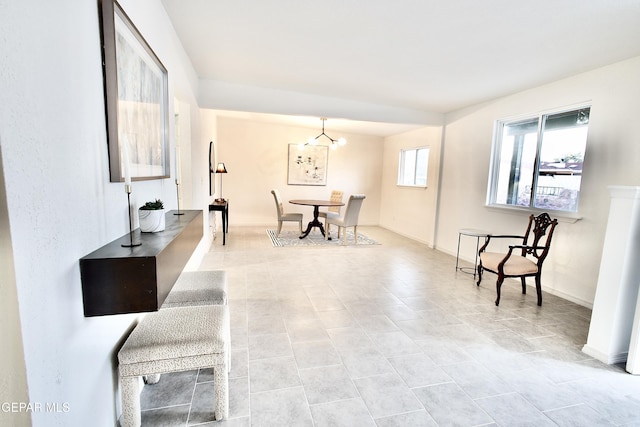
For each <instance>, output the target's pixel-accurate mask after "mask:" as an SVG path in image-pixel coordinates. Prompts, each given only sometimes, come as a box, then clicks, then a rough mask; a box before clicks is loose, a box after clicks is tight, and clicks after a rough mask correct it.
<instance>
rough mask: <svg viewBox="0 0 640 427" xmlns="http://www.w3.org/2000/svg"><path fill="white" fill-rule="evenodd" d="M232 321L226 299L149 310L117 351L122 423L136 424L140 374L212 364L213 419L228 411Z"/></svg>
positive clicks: (190, 368)
mask: <svg viewBox="0 0 640 427" xmlns="http://www.w3.org/2000/svg"><path fill="white" fill-rule="evenodd" d="M229 354H230V324H229V307H228V306H227V305H203V306H190V307H175V308H167V309H162V310H159V311H157V312H153V313H149V314H147V315H146V316H145V317H144V319H143V320H142V321H141V322H140V323H139V324H138V325H137V326H136V327H135V328H134V330H133V332H131V335H129V337H128V338H127V340H126V341H125V343H124V345H123V346H122V348H121V349H120V351H119V352H118V361H119V364H120V365H119V373H120V385H121V391H122V426H123V427H132V426H133V427H137V426H139V425H140V422H141V414H140V385H139V384H140V383H139V378H138V377H140V376H146V375H150V376H151V375H156V374H162V373H167V372H178V371H190V370H195V369H201V368H213V378H214V395H215V396H214V399H215V419H216V420H223V419H226V418H227V415H228V412H229V380H228V375H229V369H230V366H229Z"/></svg>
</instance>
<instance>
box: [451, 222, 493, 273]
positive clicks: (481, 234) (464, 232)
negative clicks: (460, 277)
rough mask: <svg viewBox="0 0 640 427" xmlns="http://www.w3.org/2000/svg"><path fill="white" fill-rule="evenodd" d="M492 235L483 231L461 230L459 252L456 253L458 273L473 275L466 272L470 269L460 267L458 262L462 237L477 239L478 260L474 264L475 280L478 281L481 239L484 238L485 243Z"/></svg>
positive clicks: (459, 233)
mask: <svg viewBox="0 0 640 427" xmlns="http://www.w3.org/2000/svg"><path fill="white" fill-rule="evenodd" d="M490 234H491V233H488V232H486V231H483V230H476V229H473V228H461V229H460V230H458V250H457V252H456V271H458V270H460V271H462V272H463V273H467V274H471V272H469V271H465V269H466V270H468V269H469V267H458V261H459V259H460V237H462V236H470V237H475V238H476V259H475V261H474V264H473V280H475V279H476V274H477V272H478V250H480V238H481V237H484V239H485V241H486V240H487V237H489V235H490Z"/></svg>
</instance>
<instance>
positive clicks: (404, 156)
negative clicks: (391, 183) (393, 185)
mask: <svg viewBox="0 0 640 427" xmlns="http://www.w3.org/2000/svg"><path fill="white" fill-rule="evenodd" d="M428 164H429V148H428V147H418V148H412V149H409V150H401V151H400V161H399V163H398V185H402V186H408V187H426V186H427V166H428Z"/></svg>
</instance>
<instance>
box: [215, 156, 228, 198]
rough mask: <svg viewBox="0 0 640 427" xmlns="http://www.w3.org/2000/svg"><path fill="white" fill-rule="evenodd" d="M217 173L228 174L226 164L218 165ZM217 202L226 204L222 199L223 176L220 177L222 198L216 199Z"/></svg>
mask: <svg viewBox="0 0 640 427" xmlns="http://www.w3.org/2000/svg"><path fill="white" fill-rule="evenodd" d="M216 173H227V168H226V167H225V166H224V163H218V166H217V167H216ZM216 202H224V198H223V197H222V175H220V198H218V199H216Z"/></svg>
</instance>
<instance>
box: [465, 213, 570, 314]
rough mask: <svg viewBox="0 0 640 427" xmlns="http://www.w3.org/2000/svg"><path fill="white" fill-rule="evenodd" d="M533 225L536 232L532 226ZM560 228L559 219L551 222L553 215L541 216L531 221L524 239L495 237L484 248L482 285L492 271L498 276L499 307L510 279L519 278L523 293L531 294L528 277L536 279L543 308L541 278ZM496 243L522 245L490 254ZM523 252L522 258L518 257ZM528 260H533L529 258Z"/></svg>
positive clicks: (539, 301)
mask: <svg viewBox="0 0 640 427" xmlns="http://www.w3.org/2000/svg"><path fill="white" fill-rule="evenodd" d="M532 225H533V229H532V228H531V226H532ZM556 225H558V220H557V219H553V220H552V219H551V217H550V216H549V214H547V213H541V214H540V215H538V216H537V217H536V216H533V215H531V216H530V217H529V225H528V226H527V231H525V233H524V235H522V236H514V235H491V234H489V235H488V236H487V238H486V241H485V244H484V245H483V246H482V247H481V248H480V251H479V252H478V255H479V257H480V263H479V264H478V276H479V279H478V283H477V285H478V286H480V282H481V281H482V272H483V271H490V272H492V273H495V274H497V275H498V280H497V281H496V293H497V298H496V305H498V304H500V288H501V287H502V282H504V279H505V278H506V277H519V278H520V281H521V282H522V293H523V294H526V293H527V284H526V282H525V278H526V277H535V281H536V292H537V294H538V305H539V306H541V305H542V285H541V283H540V276H541V274H542V263H543V262H544V260H545V259H546V258H547V255H548V254H549V249H550V248H551V238H552V237H553V230H554V229H555V228H556ZM545 234H547V238H546V240H545V241H544V242H543V241H542V240H543V239H542V237H543V236H544V235H545ZM530 235H533V241H532V242H531V245H529V244H528V241H529V237H530ZM495 239H518V240H520V241H522V244H519V245H510V246H509V250H508V251H507V253H500V252H486V249H487V246H488V245H489V243H490V242H491V241H492V240H495ZM514 252H515V253H518V252H520V254H519V255H516V254H515V253H514ZM527 256H530V257H529V258H528V257H527Z"/></svg>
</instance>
